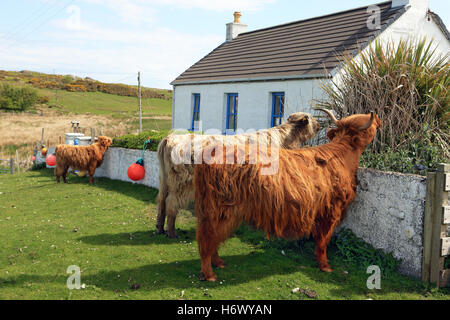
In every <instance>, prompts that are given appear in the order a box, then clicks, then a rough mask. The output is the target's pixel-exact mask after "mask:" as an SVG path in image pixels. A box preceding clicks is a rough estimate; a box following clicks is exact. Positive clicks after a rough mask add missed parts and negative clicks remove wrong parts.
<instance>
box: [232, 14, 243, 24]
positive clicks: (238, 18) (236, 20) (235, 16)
mask: <svg viewBox="0 0 450 320" xmlns="http://www.w3.org/2000/svg"><path fill="white" fill-rule="evenodd" d="M241 17H242V13H240V12H239V11H236V12H235V13H234V23H241Z"/></svg>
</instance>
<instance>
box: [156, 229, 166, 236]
mask: <svg viewBox="0 0 450 320" xmlns="http://www.w3.org/2000/svg"><path fill="white" fill-rule="evenodd" d="M156 233H157V234H159V235H162V234H163V235H166V231H164V229H163V230H160V229H156Z"/></svg>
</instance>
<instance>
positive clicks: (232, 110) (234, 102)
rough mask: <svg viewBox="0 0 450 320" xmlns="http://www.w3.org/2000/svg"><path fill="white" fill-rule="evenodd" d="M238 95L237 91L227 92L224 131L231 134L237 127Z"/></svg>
mask: <svg viewBox="0 0 450 320" xmlns="http://www.w3.org/2000/svg"><path fill="white" fill-rule="evenodd" d="M238 104H239V95H238V94H237V93H228V95H227V126H226V133H227V134H233V133H234V132H236V128H237V114H238Z"/></svg>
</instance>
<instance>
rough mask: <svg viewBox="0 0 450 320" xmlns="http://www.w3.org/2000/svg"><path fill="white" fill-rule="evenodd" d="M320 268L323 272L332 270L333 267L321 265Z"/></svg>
mask: <svg viewBox="0 0 450 320" xmlns="http://www.w3.org/2000/svg"><path fill="white" fill-rule="evenodd" d="M320 270H321V271H323V272H326V273H331V272H333V269H331V268H330V267H322V268H320Z"/></svg>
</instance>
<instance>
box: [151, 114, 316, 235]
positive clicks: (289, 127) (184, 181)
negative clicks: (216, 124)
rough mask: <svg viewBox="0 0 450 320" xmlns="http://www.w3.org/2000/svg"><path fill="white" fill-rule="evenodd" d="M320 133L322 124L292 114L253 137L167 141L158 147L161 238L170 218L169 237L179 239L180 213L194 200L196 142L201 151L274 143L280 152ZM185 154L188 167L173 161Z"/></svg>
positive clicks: (158, 225) (185, 137) (180, 137)
mask: <svg viewBox="0 0 450 320" xmlns="http://www.w3.org/2000/svg"><path fill="white" fill-rule="evenodd" d="M319 129H320V125H319V123H318V122H317V121H316V120H315V119H314V118H313V117H312V116H311V115H310V114H308V113H303V112H298V113H294V114H292V115H291V116H290V117H289V118H288V120H287V123H285V124H282V125H280V126H277V127H274V128H271V129H267V130H261V131H258V132H255V133H251V134H250V133H248V134H242V135H236V136H222V135H201V136H200V135H194V134H186V135H170V136H168V137H166V138H165V139H163V140H162V141H161V143H160V145H159V147H158V160H159V194H158V198H157V199H158V217H157V223H156V228H157V231H158V234H164V233H165V231H164V223H165V220H166V216H167V225H168V227H167V233H168V237H169V238H176V237H177V234H176V231H175V220H176V216H177V214H178V211H179V210H180V209H185V208H187V207H188V205H189V203H190V202H192V201H193V200H194V184H193V176H194V163H195V160H194V157H195V155H194V153H195V150H194V149H195V148H194V147H193V145H194V144H195V142H194V140H195V139H200V140H201V141H200V145H201V147H200V148H199V149H202V148H203V147H205V146H208V145H217V144H221V145H230V144H232V145H233V144H236V143H240V144H242V143H248V144H255V143H256V144H258V143H261V141H263V143H266V142H267V141H271V142H272V144H274V145H277V146H280V147H281V148H286V149H294V148H300V147H301V144H302V143H303V142H305V141H307V140H309V139H311V138H313V137H314V136H315V135H316V134H317V132H318V131H319ZM186 150H188V151H187V152H186ZM183 151H185V153H187V157H188V160H189V161H188V163H179V162H177V161H175V159H174V157H175V158H176V157H177V155H178V154H179V153H180V152H183ZM200 151H201V150H200ZM200 156H201V154H200ZM177 160H178V159H177Z"/></svg>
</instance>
